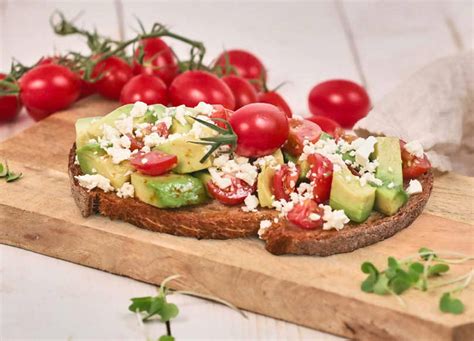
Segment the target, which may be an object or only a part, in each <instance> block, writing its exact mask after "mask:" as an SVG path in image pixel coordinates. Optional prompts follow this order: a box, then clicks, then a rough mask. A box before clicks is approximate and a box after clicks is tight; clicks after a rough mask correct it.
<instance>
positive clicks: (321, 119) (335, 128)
mask: <svg viewBox="0 0 474 341" xmlns="http://www.w3.org/2000/svg"><path fill="white" fill-rule="evenodd" d="M306 119H307V120H310V121H311V122H314V123H316V124H317V125H318V126H319V127H320V128H321V129H322V131H324V132H325V133H328V134H329V135H331V136H332V137H334V138H335V137H336V136H339V135H340V134H341V132H343V130H340V128H341V126H340V125H339V123H337V122H336V121H334V120H332V119H330V118H329V117H325V116H311V117H308V118H306Z"/></svg>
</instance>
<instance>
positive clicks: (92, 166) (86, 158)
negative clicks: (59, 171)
mask: <svg viewBox="0 0 474 341" xmlns="http://www.w3.org/2000/svg"><path fill="white" fill-rule="evenodd" d="M76 155H77V160H78V161H79V166H80V167H81V171H82V172H83V173H84V174H100V175H102V176H105V177H106V178H107V179H109V180H110V184H111V185H112V186H113V187H115V188H120V187H122V185H123V184H124V183H125V182H128V181H130V174H131V173H132V172H133V168H132V166H131V165H130V163H129V162H128V161H123V162H121V163H120V164H118V165H117V164H114V163H112V159H111V158H110V157H109V156H108V155H107V154H106V153H105V151H104V150H103V149H101V148H100V146H99V145H98V144H97V143H91V144H86V145H85V146H83V147H81V148H79V149H78V150H77V151H76Z"/></svg>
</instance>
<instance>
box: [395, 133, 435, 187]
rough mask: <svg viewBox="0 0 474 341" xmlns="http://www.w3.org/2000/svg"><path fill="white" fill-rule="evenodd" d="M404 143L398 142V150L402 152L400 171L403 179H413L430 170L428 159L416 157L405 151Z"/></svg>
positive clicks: (424, 156)
mask: <svg viewBox="0 0 474 341" xmlns="http://www.w3.org/2000/svg"><path fill="white" fill-rule="evenodd" d="M405 144H406V143H405V141H402V140H400V149H401V151H402V170H403V178H404V179H414V178H417V177H419V176H420V175H422V174H424V173H426V172H427V171H428V170H429V169H430V168H431V163H430V161H429V160H428V157H427V156H426V154H425V155H423V158H419V157H416V156H415V155H412V154H410V153H409V152H408V151H407V150H406V149H405Z"/></svg>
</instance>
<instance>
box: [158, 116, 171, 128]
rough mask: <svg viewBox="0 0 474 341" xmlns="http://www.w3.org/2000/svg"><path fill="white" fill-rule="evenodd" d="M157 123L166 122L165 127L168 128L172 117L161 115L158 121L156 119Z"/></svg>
mask: <svg viewBox="0 0 474 341" xmlns="http://www.w3.org/2000/svg"><path fill="white" fill-rule="evenodd" d="M157 123H164V124H166V128H168V129H169V128H170V127H171V125H172V124H173V118H172V117H170V116H166V117H163V118H162V119H159V120H158V121H156V123H155V124H157Z"/></svg>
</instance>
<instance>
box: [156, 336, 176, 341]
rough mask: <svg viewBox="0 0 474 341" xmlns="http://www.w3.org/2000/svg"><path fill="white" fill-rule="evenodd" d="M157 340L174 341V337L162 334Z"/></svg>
mask: <svg viewBox="0 0 474 341" xmlns="http://www.w3.org/2000/svg"><path fill="white" fill-rule="evenodd" d="M158 341H174V337H173V336H171V335H162V336H160V338H159V339H158Z"/></svg>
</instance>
